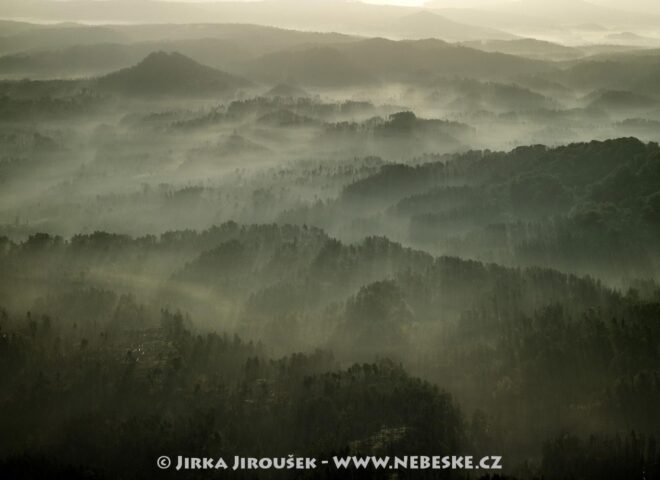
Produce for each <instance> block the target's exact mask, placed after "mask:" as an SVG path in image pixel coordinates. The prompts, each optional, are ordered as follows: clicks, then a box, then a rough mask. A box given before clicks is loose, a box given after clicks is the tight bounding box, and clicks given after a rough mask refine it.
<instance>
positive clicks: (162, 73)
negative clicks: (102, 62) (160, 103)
mask: <svg viewBox="0 0 660 480" xmlns="http://www.w3.org/2000/svg"><path fill="white" fill-rule="evenodd" d="M97 85H98V87H99V88H100V89H102V90H105V91H110V92H116V93H121V94H124V95H147V96H149V95H191V96H195V95H208V94H213V93H224V94H228V93H233V92H235V91H236V90H237V89H239V88H245V87H250V86H251V83H250V82H249V81H248V80H245V79H243V78H240V77H237V76H234V75H230V74H227V73H225V72H221V71H219V70H216V69H214V68H211V67H207V66H205V65H201V64H199V63H197V62H195V61H194V60H191V59H190V58H188V57H185V56H183V55H181V54H179V53H166V52H156V53H152V54H150V55H149V56H147V57H146V58H145V59H144V60H142V61H141V62H140V63H138V64H137V65H135V66H133V67H129V68H125V69H122V70H120V71H118V72H115V73H110V74H108V75H106V76H104V77H101V78H99V79H98V80H97Z"/></svg>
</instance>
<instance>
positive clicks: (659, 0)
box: [161, 0, 660, 12]
mask: <svg viewBox="0 0 660 480" xmlns="http://www.w3.org/2000/svg"><path fill="white" fill-rule="evenodd" d="M161 1H180V2H181V1H183V2H217V1H255V0H161ZM271 1H272V0H271ZM300 1H303V2H314V1H316V2H319V1H332V0H300ZM339 1H342V0H339ZM355 1H358V0H355ZM362 1H363V2H364V3H378V4H385V5H404V6H410V7H415V6H423V5H424V4H427V3H433V4H434V6H436V7H463V8H474V7H479V6H488V5H495V4H498V3H507V2H512V1H520V0H362ZM523 1H524V0H523ZM533 1H535V2H539V1H543V0H533ZM575 1H583V0H575ZM584 1H588V2H589V3H592V4H596V5H602V6H607V7H613V8H618V9H621V10H637V11H642V12H644V11H648V12H652V11H654V12H657V11H659V10H660V0H627V1H626V2H621V0H584ZM546 2H547V3H549V4H552V3H555V0H546Z"/></svg>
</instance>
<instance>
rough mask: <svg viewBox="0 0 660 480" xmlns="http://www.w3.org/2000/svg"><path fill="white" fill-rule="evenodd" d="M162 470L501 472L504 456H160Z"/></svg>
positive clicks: (157, 463) (159, 462) (159, 465)
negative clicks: (332, 469) (326, 468)
mask: <svg viewBox="0 0 660 480" xmlns="http://www.w3.org/2000/svg"><path fill="white" fill-rule="evenodd" d="M156 465H157V467H158V468H160V469H161V470H175V471H180V470H184V471H187V470H314V469H317V468H324V467H330V468H335V469H337V470H351V469H354V470H369V469H373V470H501V469H502V457H501V456H497V455H488V456H484V457H479V458H475V457H473V456H470V455H468V456H439V455H438V456H429V455H408V456H395V457H389V456H383V457H378V456H364V457H360V456H343V457H332V458H331V459H318V458H312V457H296V456H294V455H288V456H286V457H259V458H257V457H240V456H234V457H227V458H224V457H183V456H176V457H168V456H166V455H163V456H161V457H158V459H157V460H156Z"/></svg>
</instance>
